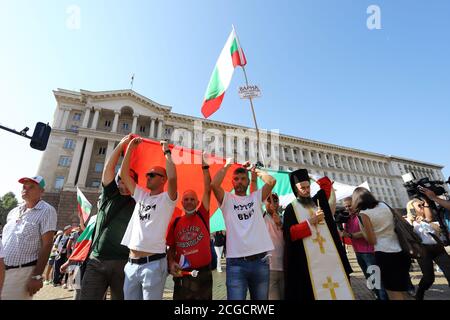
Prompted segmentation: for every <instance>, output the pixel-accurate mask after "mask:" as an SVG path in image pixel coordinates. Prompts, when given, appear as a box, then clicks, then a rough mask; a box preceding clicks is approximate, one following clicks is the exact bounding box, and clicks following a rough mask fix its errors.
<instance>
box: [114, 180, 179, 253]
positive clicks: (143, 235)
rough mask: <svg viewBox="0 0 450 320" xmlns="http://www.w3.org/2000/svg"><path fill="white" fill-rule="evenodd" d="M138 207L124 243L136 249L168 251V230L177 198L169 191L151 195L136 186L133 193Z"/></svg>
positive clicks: (157, 251)
mask: <svg viewBox="0 0 450 320" xmlns="http://www.w3.org/2000/svg"><path fill="white" fill-rule="evenodd" d="M133 198H134V200H136V207H135V208H134V211H133V215H132V216H131V219H130V222H129V223H128V227H127V230H126V231H125V234H124V236H123V239H122V243H121V244H122V245H124V246H127V247H128V248H129V249H132V250H136V251H143V252H149V253H165V252H166V232H167V227H168V225H169V222H170V219H171V218H172V214H173V211H174V209H175V205H176V203H177V200H175V201H172V200H171V199H170V197H169V194H168V193H167V192H163V193H160V194H158V195H155V196H151V195H150V193H149V192H147V191H146V190H145V189H143V188H141V187H139V186H136V189H135V190H134V195H133Z"/></svg>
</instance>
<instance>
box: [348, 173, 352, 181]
mask: <svg viewBox="0 0 450 320" xmlns="http://www.w3.org/2000/svg"><path fill="white" fill-rule="evenodd" d="M347 181H348V182H352V178H350V175H349V174H348V175H347Z"/></svg>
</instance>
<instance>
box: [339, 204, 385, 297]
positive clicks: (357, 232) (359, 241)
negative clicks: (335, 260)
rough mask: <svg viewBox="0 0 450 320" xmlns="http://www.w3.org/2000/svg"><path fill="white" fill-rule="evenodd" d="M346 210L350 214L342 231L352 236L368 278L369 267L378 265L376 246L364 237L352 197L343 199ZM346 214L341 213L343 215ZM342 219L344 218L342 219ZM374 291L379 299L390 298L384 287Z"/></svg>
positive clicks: (360, 263) (347, 235) (356, 253)
mask: <svg viewBox="0 0 450 320" xmlns="http://www.w3.org/2000/svg"><path fill="white" fill-rule="evenodd" d="M343 202H344V208H345V211H346V212H347V213H348V214H349V215H347V217H348V218H347V222H346V223H345V225H344V230H343V232H342V236H343V237H347V238H350V240H351V242H352V246H353V250H354V251H355V255H356V260H357V261H358V264H359V266H360V268H361V270H362V271H363V273H364V276H365V277H366V279H368V278H369V277H370V275H371V274H369V273H368V272H367V269H368V268H369V267H370V266H371V265H376V261H375V253H374V248H373V246H372V245H371V244H369V243H368V242H367V240H366V239H365V238H364V234H363V233H362V232H361V223H362V222H361V219H360V217H359V216H358V214H357V212H355V211H353V209H352V198H351V197H347V198H345V199H344V200H343ZM342 216H344V217H345V215H341V217H342ZM341 220H342V219H341ZM374 293H375V295H376V296H377V299H378V300H388V297H387V294H386V291H385V290H384V288H383V287H381V288H380V289H374Z"/></svg>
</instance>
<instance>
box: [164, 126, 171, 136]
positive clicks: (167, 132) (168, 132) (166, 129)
mask: <svg viewBox="0 0 450 320" xmlns="http://www.w3.org/2000/svg"><path fill="white" fill-rule="evenodd" d="M164 133H165V134H166V135H168V134H172V128H165V129H164Z"/></svg>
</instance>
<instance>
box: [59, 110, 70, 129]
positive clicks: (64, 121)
mask: <svg viewBox="0 0 450 320" xmlns="http://www.w3.org/2000/svg"><path fill="white" fill-rule="evenodd" d="M63 110H64V115H63V118H62V122H61V126H60V129H61V130H66V129H67V122H68V121H69V115H70V109H67V108H64V109H63Z"/></svg>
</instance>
